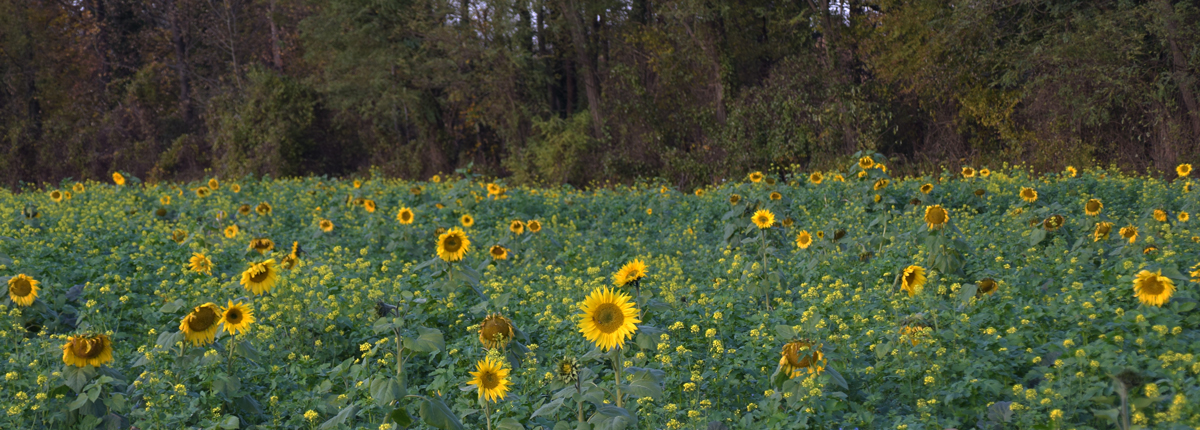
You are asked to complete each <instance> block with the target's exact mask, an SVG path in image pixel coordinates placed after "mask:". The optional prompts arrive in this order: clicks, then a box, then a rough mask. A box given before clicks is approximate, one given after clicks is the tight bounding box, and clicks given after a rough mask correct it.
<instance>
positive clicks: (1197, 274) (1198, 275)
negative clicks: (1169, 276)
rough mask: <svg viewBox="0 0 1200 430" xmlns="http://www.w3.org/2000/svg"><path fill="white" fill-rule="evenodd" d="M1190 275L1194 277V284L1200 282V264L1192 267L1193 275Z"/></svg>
mask: <svg viewBox="0 0 1200 430" xmlns="http://www.w3.org/2000/svg"><path fill="white" fill-rule="evenodd" d="M1189 275H1191V276H1192V282H1200V263H1196V265H1195V266H1192V273H1189Z"/></svg>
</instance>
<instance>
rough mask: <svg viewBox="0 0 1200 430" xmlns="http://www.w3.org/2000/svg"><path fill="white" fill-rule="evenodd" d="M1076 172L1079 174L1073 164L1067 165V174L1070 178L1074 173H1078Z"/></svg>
mask: <svg viewBox="0 0 1200 430" xmlns="http://www.w3.org/2000/svg"><path fill="white" fill-rule="evenodd" d="M1078 174H1079V171H1078V170H1075V166H1067V175H1070V176H1071V177H1072V178H1074V177H1075V175H1078Z"/></svg>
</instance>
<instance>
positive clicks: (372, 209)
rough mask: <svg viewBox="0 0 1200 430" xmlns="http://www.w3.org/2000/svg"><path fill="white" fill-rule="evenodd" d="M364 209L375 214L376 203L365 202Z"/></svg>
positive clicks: (368, 200) (369, 200)
mask: <svg viewBox="0 0 1200 430" xmlns="http://www.w3.org/2000/svg"><path fill="white" fill-rule="evenodd" d="M363 209H366V210H367V212H370V213H375V201H374V200H371V199H366V200H363Z"/></svg>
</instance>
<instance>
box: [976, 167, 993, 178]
mask: <svg viewBox="0 0 1200 430" xmlns="http://www.w3.org/2000/svg"><path fill="white" fill-rule="evenodd" d="M991 175H992V171H991V170H988V169H987V168H986V167H985V168H982V169H979V177H981V178H986V177H988V176H991Z"/></svg>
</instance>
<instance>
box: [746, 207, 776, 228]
mask: <svg viewBox="0 0 1200 430" xmlns="http://www.w3.org/2000/svg"><path fill="white" fill-rule="evenodd" d="M750 220H751V221H754V225H756V226H758V228H760V229H763V228H770V227H771V224H774V223H775V214H773V213H771V211H769V210H766V209H759V210H758V211H757V212H754V216H752V217H750Z"/></svg>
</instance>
